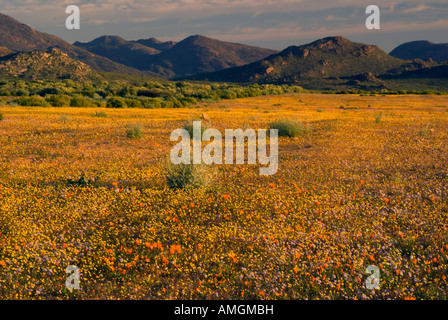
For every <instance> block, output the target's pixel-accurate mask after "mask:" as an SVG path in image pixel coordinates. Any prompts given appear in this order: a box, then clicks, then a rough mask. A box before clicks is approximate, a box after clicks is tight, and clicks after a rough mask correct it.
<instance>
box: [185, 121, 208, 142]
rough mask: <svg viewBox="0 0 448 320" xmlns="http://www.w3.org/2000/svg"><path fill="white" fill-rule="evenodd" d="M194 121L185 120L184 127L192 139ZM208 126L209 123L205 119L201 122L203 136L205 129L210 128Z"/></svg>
mask: <svg viewBox="0 0 448 320" xmlns="http://www.w3.org/2000/svg"><path fill="white" fill-rule="evenodd" d="M193 121H202V120H193ZM193 121H185V122H184V126H183V128H184V129H185V130H187V131H188V134H189V135H190V139H193ZM208 127H209V126H208V124H207V123H204V121H202V122H201V137H202V134H203V133H204V131H205V130H207V129H208Z"/></svg>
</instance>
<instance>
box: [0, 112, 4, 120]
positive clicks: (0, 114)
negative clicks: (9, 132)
mask: <svg viewBox="0 0 448 320" xmlns="http://www.w3.org/2000/svg"><path fill="white" fill-rule="evenodd" d="M3 119H4V118H3V113H0V121H2V120H3Z"/></svg>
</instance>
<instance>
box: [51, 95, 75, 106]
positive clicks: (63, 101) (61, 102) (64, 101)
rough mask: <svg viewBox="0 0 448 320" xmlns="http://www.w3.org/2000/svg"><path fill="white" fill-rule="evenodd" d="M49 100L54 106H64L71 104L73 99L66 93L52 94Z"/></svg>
mask: <svg viewBox="0 0 448 320" xmlns="http://www.w3.org/2000/svg"><path fill="white" fill-rule="evenodd" d="M47 101H48V102H49V103H50V104H51V105H52V106H53V107H64V106H69V105H70V102H71V99H70V97H69V96H66V95H52V96H51V97H50V98H47Z"/></svg>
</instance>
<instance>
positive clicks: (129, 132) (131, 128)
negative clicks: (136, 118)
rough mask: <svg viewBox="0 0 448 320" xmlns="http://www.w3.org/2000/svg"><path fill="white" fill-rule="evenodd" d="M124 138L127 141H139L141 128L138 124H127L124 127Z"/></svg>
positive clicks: (141, 133) (141, 132) (141, 135)
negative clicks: (126, 138)
mask: <svg viewBox="0 0 448 320" xmlns="http://www.w3.org/2000/svg"><path fill="white" fill-rule="evenodd" d="M126 137H128V138H129V139H140V138H142V137H143V126H142V125H141V124H139V123H137V124H127V125H126Z"/></svg>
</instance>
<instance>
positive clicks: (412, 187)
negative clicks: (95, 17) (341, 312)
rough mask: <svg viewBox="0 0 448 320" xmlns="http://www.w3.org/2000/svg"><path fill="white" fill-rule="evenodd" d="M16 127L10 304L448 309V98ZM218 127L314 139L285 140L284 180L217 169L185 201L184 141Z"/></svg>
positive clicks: (3, 170)
mask: <svg viewBox="0 0 448 320" xmlns="http://www.w3.org/2000/svg"><path fill="white" fill-rule="evenodd" d="M0 113H1V114H2V115H3V119H2V120H1V121H0V133H1V134H0V145H1V148H0V297H1V298H2V299H242V300H244V299H263V300H264V299H447V297H448V294H447V292H448V291H447V284H448V280H447V276H448V270H447V268H448V206H447V200H448V199H447V196H448V193H447V191H448V190H447V189H448V187H447V182H448V167H447V164H448V158H447V155H448V144H447V142H448V130H447V129H448V98H446V97H445V96H431V95H425V96H421V95H420V96H417V95H400V96H387V95H377V96H360V95H324V94H289V95H283V96H263V97H256V98H244V99H236V100H232V101H225V102H218V103H206V104H201V105H199V106H196V107H190V108H179V109H163V110H161V109H105V108H104V109H103V108H73V107H61V108H45V107H12V106H1V107H0ZM204 113H206V114H207V118H208V120H207V121H208V122H209V125H210V126H211V127H214V128H217V129H219V130H221V131H224V130H225V129H226V128H229V129H230V128H233V129H237V128H243V129H246V128H253V129H266V128H268V127H269V125H270V123H271V122H272V121H274V120H276V119H280V118H285V117H286V118H288V119H292V120H294V121H297V122H299V123H301V125H302V127H303V128H304V130H301V133H300V135H299V136H296V137H292V138H289V137H280V138H279V168H278V172H277V173H276V174H275V175H273V176H260V175H259V166H257V165H219V166H216V167H215V168H214V170H215V171H216V175H215V176H214V179H213V183H212V185H211V186H209V187H207V188H189V189H170V188H169V187H168V184H167V180H166V170H167V161H168V160H167V159H168V158H169V152H170V150H171V148H172V146H173V145H174V144H175V143H174V142H171V141H170V139H169V137H170V133H171V132H172V131H173V130H175V129H177V128H181V127H182V126H183V124H184V123H185V121H191V120H193V119H198V118H200V117H201V116H202V117H203V116H204V115H203V114H204ZM129 128H139V130H138V132H139V135H138V136H132V137H129V134H127V130H128V129H129ZM69 265H76V266H78V267H79V270H80V290H69V289H67V288H66V286H65V280H66V279H67V277H68V276H69V274H66V273H65V269H66V268H67V267H68V266H69ZM370 265H374V266H377V267H378V268H379V270H380V276H381V278H380V288H379V289H375V290H370V289H367V288H366V280H367V278H368V277H369V274H367V273H366V268H367V267H368V266H370Z"/></svg>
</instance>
